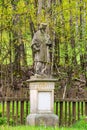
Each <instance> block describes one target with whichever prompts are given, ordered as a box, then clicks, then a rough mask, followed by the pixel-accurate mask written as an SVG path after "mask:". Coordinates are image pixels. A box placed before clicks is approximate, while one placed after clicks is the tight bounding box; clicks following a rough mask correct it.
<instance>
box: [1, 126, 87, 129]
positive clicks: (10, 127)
mask: <svg viewBox="0 0 87 130" xmlns="http://www.w3.org/2000/svg"><path fill="white" fill-rule="evenodd" d="M0 130H86V129H79V128H68V127H67V128H64V127H61V128H58V127H33V126H32V127H31V126H15V127H12V126H0Z"/></svg>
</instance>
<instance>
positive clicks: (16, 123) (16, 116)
mask: <svg viewBox="0 0 87 130" xmlns="http://www.w3.org/2000/svg"><path fill="white" fill-rule="evenodd" d="M16 124H18V101H16Z"/></svg>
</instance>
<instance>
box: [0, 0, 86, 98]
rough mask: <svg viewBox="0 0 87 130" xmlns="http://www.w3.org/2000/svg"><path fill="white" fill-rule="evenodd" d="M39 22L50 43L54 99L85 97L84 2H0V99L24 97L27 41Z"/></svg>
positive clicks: (29, 67) (30, 57)
mask: <svg viewBox="0 0 87 130" xmlns="http://www.w3.org/2000/svg"><path fill="white" fill-rule="evenodd" d="M41 22H45V23H47V24H48V29H47V31H48V33H49V35H50V37H51V41H52V50H51V71H52V74H53V76H54V77H55V78H57V79H58V83H57V84H56V89H55V96H57V97H62V98H65V97H67V98H68V97H69V98H70V97H71V98H72V97H73V98H83V97H86V96H87V1H86V0H0V96H1V97H4V96H12V97H20V96H22V97H27V96H28V95H29V93H28V85H27V83H26V82H25V81H26V80H27V79H29V78H30V76H31V75H33V74H34V71H33V55H32V50H31V40H32V37H33V35H34V33H35V32H36V31H37V30H38V26H39V24H40V23H41Z"/></svg>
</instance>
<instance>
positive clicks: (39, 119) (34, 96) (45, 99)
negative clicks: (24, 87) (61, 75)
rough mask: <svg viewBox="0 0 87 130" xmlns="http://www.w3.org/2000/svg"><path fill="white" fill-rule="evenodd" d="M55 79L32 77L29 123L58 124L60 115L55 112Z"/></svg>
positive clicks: (30, 81)
mask: <svg viewBox="0 0 87 130" xmlns="http://www.w3.org/2000/svg"><path fill="white" fill-rule="evenodd" d="M54 81H56V80H55V79H41V78H40V79H38V78H37V79H36V78H35V79H34V78H33V79H30V80H28V82H29V87H30V115H29V116H28V117H27V124H28V125H46V126H56V125H57V126H58V116H57V115H55V114H54V85H55V84H54Z"/></svg>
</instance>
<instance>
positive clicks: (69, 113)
mask: <svg viewBox="0 0 87 130" xmlns="http://www.w3.org/2000/svg"><path fill="white" fill-rule="evenodd" d="M68 125H69V126H70V125H71V101H69V123H68Z"/></svg>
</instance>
